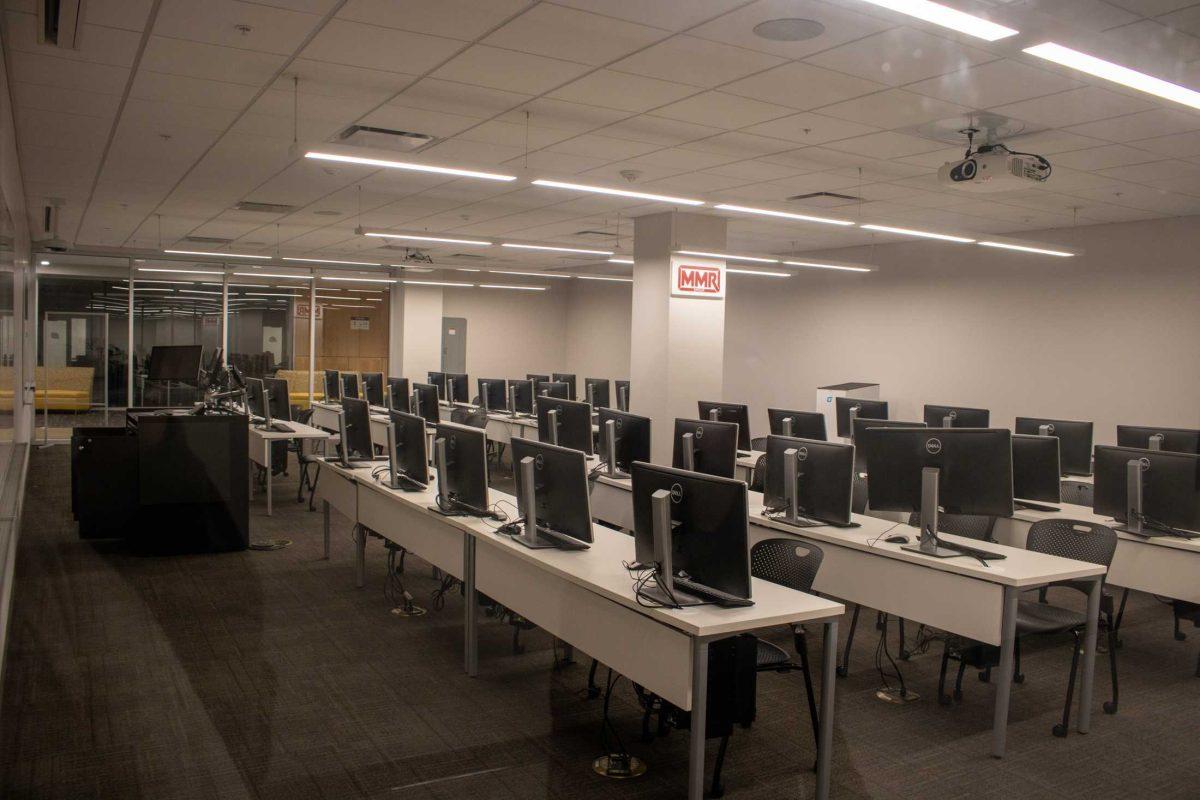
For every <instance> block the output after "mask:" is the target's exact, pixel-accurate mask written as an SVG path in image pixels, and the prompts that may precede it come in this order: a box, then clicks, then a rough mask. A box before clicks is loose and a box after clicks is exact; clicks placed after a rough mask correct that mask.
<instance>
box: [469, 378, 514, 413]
mask: <svg viewBox="0 0 1200 800" xmlns="http://www.w3.org/2000/svg"><path fill="white" fill-rule="evenodd" d="M476 383H478V384H479V405H481V406H483V407H484V408H486V409H487V410H488V411H503V410H504V409H506V408H508V394H507V390H508V384H507V383H506V381H505V380H504V378H478V379H476Z"/></svg>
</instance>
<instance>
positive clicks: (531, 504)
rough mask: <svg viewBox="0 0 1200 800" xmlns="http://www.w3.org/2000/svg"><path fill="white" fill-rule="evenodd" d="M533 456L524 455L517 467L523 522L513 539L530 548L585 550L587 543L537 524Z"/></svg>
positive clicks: (534, 462)
mask: <svg viewBox="0 0 1200 800" xmlns="http://www.w3.org/2000/svg"><path fill="white" fill-rule="evenodd" d="M536 463H537V462H536V460H535V459H534V458H533V456H525V457H524V458H522V459H521V464H520V466H519V467H518V469H520V471H521V495H520V497H519V498H518V503H519V506H520V507H519V509H518V510H519V511H520V513H521V516H522V518H523V519H524V524H523V525H522V526H521V533H520V534H519V535H517V536H514V537H512V538H513V541H515V542H517V543H519V544H523V545H525V546H526V547H528V548H529V549H530V550H549V549H554V548H556V549H559V550H587V549H588V544H587V543H586V542H581V541H579V540H578V539H575V538H574V537H571V536H566V535H565V534H561V533H559V532H558V531H554V530H551V529H549V528H547V527H546V526H544V525H538V519H537V494H536V490H535V489H534V480H535V478H534V470H535V469H537V465H536Z"/></svg>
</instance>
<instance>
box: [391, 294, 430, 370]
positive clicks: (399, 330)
mask: <svg viewBox="0 0 1200 800" xmlns="http://www.w3.org/2000/svg"><path fill="white" fill-rule="evenodd" d="M391 295H392V298H391V310H392V319H391V325H390V328H389V330H390V334H389V342H388V374H389V375H391V376H393V377H397V378H409V379H411V380H413V381H419V382H421V383H424V382H425V376H426V373H427V372H437V371H438V370H440V369H441V368H442V288H441V287H440V286H414V285H413V284H408V285H405V284H400V283H398V284H396V285H395V286H393V287H392V292H391Z"/></svg>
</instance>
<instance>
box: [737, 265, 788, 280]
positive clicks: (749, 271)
mask: <svg viewBox="0 0 1200 800" xmlns="http://www.w3.org/2000/svg"><path fill="white" fill-rule="evenodd" d="M725 271H726V272H729V273H731V274H734V275H763V276H765V277H768V278H790V277H792V273H790V272H773V271H771V270H769V269H735V268H734V267H726V268H725Z"/></svg>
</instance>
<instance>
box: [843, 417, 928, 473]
mask: <svg viewBox="0 0 1200 800" xmlns="http://www.w3.org/2000/svg"><path fill="white" fill-rule="evenodd" d="M924 427H927V426H926V425H925V423H924V422H906V421H904V420H899V419H871V418H869V417H866V418H864V417H855V418H854V427H853V428H852V430H853V432H854V435H853V436H852V437H850V438H852V439H853V440H854V441H855V443H858V444H859V447H858V448H857V449H856V450H855V457H854V469H855V470H857V471H858V472H861V473H863V474H865V473H866V471H867V457H866V455H865V454H864V452H865V451H864V450H863V448H862V446H861V443H860V440H859V438H858V437H860V436H869V435H870V434H868V433H867V431H868V430H869V429H871V428H924Z"/></svg>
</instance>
